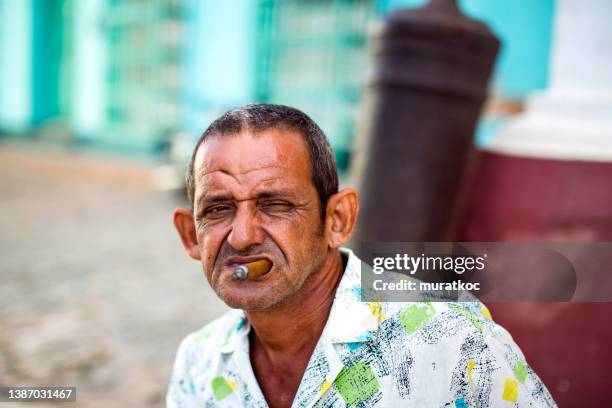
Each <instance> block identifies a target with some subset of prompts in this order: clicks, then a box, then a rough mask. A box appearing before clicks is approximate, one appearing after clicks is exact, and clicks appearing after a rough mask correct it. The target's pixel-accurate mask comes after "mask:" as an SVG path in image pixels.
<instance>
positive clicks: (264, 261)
mask: <svg viewBox="0 0 612 408" xmlns="http://www.w3.org/2000/svg"><path fill="white" fill-rule="evenodd" d="M225 266H226V267H227V268H229V269H230V270H231V271H232V275H233V277H234V279H236V280H239V281H245V280H247V279H248V280H253V279H257V278H259V277H260V276H264V275H266V274H267V273H268V272H270V270H272V267H273V266H274V263H273V262H272V261H271V260H270V258H268V257H267V256H261V255H258V256H248V257H230V258H228V259H227V260H226V262H225Z"/></svg>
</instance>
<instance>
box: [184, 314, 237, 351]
mask: <svg viewBox="0 0 612 408" xmlns="http://www.w3.org/2000/svg"><path fill="white" fill-rule="evenodd" d="M243 319H244V313H243V312H242V311H241V310H236V309H230V310H228V311H227V312H225V313H224V314H223V315H221V316H220V317H218V318H216V319H215V320H212V321H211V322H209V323H206V324H205V325H204V326H202V327H201V328H199V329H198V330H195V331H193V332H191V333H189V334H188V335H187V336H185V338H184V339H183V341H182V342H181V345H180V347H179V354H181V353H182V354H192V353H194V352H195V353H196V354H198V355H199V356H200V359H201V358H202V357H204V356H205V355H206V354H207V353H211V352H215V351H218V350H219V348H220V347H221V346H222V345H223V344H224V343H227V341H228V338H230V335H231V334H232V333H233V332H235V330H236V327H237V326H238V325H239V324H240V322H241V321H242V320H243Z"/></svg>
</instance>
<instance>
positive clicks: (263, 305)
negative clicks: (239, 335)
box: [193, 128, 327, 310]
mask: <svg viewBox="0 0 612 408" xmlns="http://www.w3.org/2000/svg"><path fill="white" fill-rule="evenodd" d="M194 180H195V192H194V214H193V215H194V219H195V225H196V235H197V240H198V246H199V251H200V256H201V259H202V265H203V268H204V272H205V274H206V278H207V279H208V282H209V283H210V285H211V287H212V288H213V289H214V291H215V292H216V293H217V295H218V296H219V298H221V299H222V300H223V301H224V302H225V303H226V304H227V305H229V306H230V307H233V308H240V309H245V310H264V309H268V308H270V307H273V306H275V305H278V304H280V303H282V302H283V301H285V300H287V299H289V298H291V297H292V296H293V295H294V294H296V293H297V292H298V291H299V290H300V288H302V286H303V285H304V282H305V281H306V279H307V278H308V277H309V276H310V275H311V274H312V273H314V272H316V271H317V270H318V269H319V268H320V267H321V265H322V264H323V261H324V259H325V256H326V250H327V244H326V242H325V239H324V236H323V234H322V228H321V219H320V212H319V201H318V195H317V190H316V188H315V186H314V184H313V182H312V178H311V173H310V161H309V155H308V151H307V148H306V144H305V142H304V140H303V139H302V137H301V136H300V135H299V134H296V133H294V132H291V131H289V130H284V129H274V128H272V129H268V130H265V131H262V132H260V133H258V134H256V135H253V134H252V133H251V132H248V131H246V132H242V133H240V134H238V135H233V136H213V137H212V138H210V139H208V140H207V141H206V142H205V143H204V144H203V145H202V146H200V148H199V150H198V153H197V155H196V159H195V162H194ZM261 258H267V259H268V260H270V261H271V262H272V268H271V269H270V271H269V272H268V273H266V274H264V275H262V276H259V277H255V278H249V279H247V280H246V281H238V280H235V279H234V278H233V276H232V274H233V269H234V268H235V267H236V265H237V264H240V263H244V262H250V261H253V260H256V259H261Z"/></svg>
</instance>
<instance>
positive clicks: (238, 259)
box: [224, 255, 274, 268]
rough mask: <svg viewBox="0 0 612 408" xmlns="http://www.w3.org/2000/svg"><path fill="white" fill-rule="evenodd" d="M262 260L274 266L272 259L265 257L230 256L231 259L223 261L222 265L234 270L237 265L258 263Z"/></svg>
mask: <svg viewBox="0 0 612 408" xmlns="http://www.w3.org/2000/svg"><path fill="white" fill-rule="evenodd" d="M262 259H266V260H267V261H268V262H270V263H271V264H274V262H272V259H270V258H269V257H268V256H265V255H254V256H232V257H229V258H227V259H226V260H225V262H224V264H225V266H228V267H230V268H234V267H236V266H239V265H244V264H247V263H251V262H255V261H260V260H262Z"/></svg>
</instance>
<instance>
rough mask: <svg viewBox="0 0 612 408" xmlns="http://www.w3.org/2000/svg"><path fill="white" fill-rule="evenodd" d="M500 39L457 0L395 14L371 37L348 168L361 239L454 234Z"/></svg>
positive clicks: (439, 0)
mask: <svg viewBox="0 0 612 408" xmlns="http://www.w3.org/2000/svg"><path fill="white" fill-rule="evenodd" d="M498 49H499V41H498V40H497V39H496V37H495V36H494V35H493V34H492V33H491V31H490V30H489V29H488V28H487V26H485V25H484V24H483V23H481V22H479V21H476V20H473V19H470V18H467V17H466V16H464V15H463V14H462V13H461V12H460V10H459V8H458V7H457V4H456V2H455V1H453V0H432V1H430V2H429V3H428V4H427V5H426V6H425V7H423V8H419V9H401V10H398V11H396V12H394V13H392V14H391V15H389V17H388V18H387V20H386V21H385V22H384V25H383V27H382V31H381V33H380V34H379V38H378V39H377V43H376V44H375V57H376V66H375V71H374V76H373V78H372V82H371V84H370V88H369V90H368V93H369V95H368V96H366V98H369V99H370V100H371V101H372V102H373V104H372V107H371V109H369V112H368V113H367V114H366V118H365V120H366V121H367V123H368V124H367V125H365V126H364V127H365V132H362V134H361V135H360V137H359V138H358V141H357V143H358V145H361V147H360V148H359V149H358V150H357V156H356V160H355V165H354V167H353V169H352V174H351V177H352V178H353V181H354V182H355V184H356V185H357V186H358V188H359V192H360V196H361V217H360V221H359V227H358V230H357V233H356V235H355V238H354V241H353V247H355V249H357V250H358V248H357V247H358V246H359V245H358V244H359V242H364V241H443V240H449V238H451V237H450V236H449V227H450V225H449V224H450V222H451V218H452V213H453V208H454V206H455V202H456V196H457V193H458V190H459V185H460V183H461V179H462V174H463V173H464V168H465V166H466V162H467V158H468V156H469V154H470V151H472V150H473V149H472V146H473V142H472V138H473V133H474V128H475V125H476V122H477V119H478V116H479V113H480V110H481V108H482V105H483V102H484V100H485V97H486V93H487V84H488V82H489V77H490V75H491V71H492V68H493V65H494V62H495V57H496V55H497V51H498ZM360 154H361V155H362V156H361V157H360V156H359V155H360ZM355 244H357V245H355Z"/></svg>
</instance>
